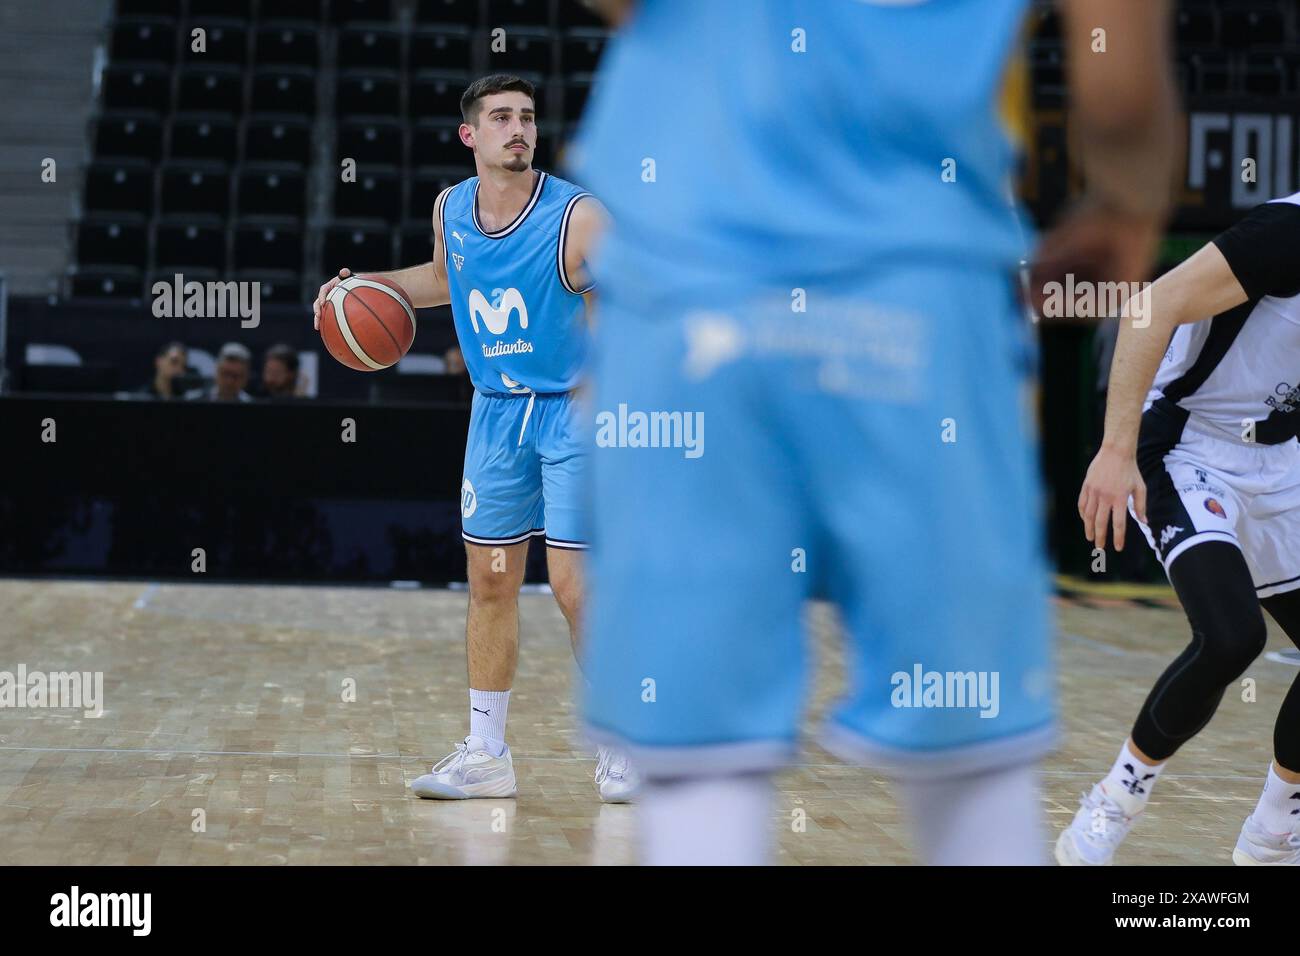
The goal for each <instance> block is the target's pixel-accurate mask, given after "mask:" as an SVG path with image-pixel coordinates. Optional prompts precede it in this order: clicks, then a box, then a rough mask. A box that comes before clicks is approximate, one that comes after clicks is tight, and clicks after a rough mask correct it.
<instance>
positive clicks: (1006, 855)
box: [899, 764, 1047, 866]
mask: <svg viewBox="0 0 1300 956" xmlns="http://www.w3.org/2000/svg"><path fill="white" fill-rule="evenodd" d="M954 794H955V795H956V797H954ZM899 798H900V799H899V803H900V805H902V806H903V807H905V808H906V810H907V815H908V818H909V819H910V820H911V822H912V835H913V840H914V841H915V843H916V851H917V855H918V856H919V857H920V859H921V862H922V863H925V864H928V865H930V866H974V865H981V866H1041V865H1042V864H1045V863H1046V862H1047V853H1046V851H1045V849H1044V847H1045V841H1046V831H1045V829H1044V827H1043V820H1042V804H1041V803H1040V798H1039V792H1038V768H1037V766H1031V765H1027V764H1022V765H1020V766H1016V767H1009V768H1006V769H1002V770H993V771H990V772H988V773H980V774H971V775H968V776H958V777H945V778H943V779H941V780H912V781H908V782H906V783H904V784H902V785H900V787H899Z"/></svg>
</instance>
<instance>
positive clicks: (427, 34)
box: [407, 24, 473, 72]
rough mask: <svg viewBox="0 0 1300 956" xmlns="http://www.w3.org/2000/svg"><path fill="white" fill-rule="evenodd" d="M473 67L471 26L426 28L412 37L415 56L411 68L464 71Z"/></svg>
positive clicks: (410, 59) (413, 55) (413, 69)
mask: <svg viewBox="0 0 1300 956" xmlns="http://www.w3.org/2000/svg"><path fill="white" fill-rule="evenodd" d="M472 64H473V55H472V53H471V51H470V30H469V27H464V26H453V25H449V24H444V25H440V26H436V27H423V28H421V29H418V30H416V31H415V32H414V33H412V34H411V53H410V58H409V59H408V60H407V66H408V69H410V70H411V71H412V72H415V71H418V70H464V71H467V72H468V71H469V70H470V69H471V67H472Z"/></svg>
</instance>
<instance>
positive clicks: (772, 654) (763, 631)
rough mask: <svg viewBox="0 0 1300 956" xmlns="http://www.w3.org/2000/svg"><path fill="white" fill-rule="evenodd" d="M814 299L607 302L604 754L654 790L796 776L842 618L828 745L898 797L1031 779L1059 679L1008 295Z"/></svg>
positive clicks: (600, 569) (890, 285)
mask: <svg viewBox="0 0 1300 956" xmlns="http://www.w3.org/2000/svg"><path fill="white" fill-rule="evenodd" d="M611 285H613V286H616V283H607V285H606V288H607V289H608V288H609V287H610V286H611ZM806 296H807V298H806V311H804V312H795V311H793V310H792V308H791V298H790V296H789V295H788V294H787V295H781V294H779V293H778V294H776V295H774V296H773V297H772V299H771V300H770V301H749V302H748V303H747V304H745V305H743V306H742V305H735V304H728V303H726V302H722V303H720V304H716V305H714V306H709V307H702V306H700V305H699V304H695V305H693V306H692V307H691V308H682V309H676V310H673V309H660V308H656V309H655V310H654V312H653V314H642V312H641V311H639V310H638V308H637V307H636V306H635V305H633V306H631V307H629V306H628V305H627V304H625V303H621V302H618V301H616V300H614V299H613V297H611V300H607V301H606V302H605V303H603V304H602V308H601V313H600V320H599V323H598V340H597V343H596V344H597V348H596V351H595V356H594V363H595V364H594V378H595V381H594V394H593V415H594V419H595V421H594V423H593V424H594V425H595V447H594V449H593V454H592V465H591V467H592V475H591V479H592V488H593V499H592V506H593V510H592V519H593V524H592V526H591V530H592V536H591V544H592V550H591V552H590V557H589V561H588V565H589V569H590V571H589V582H590V608H589V621H590V628H589V633H588V635H587V637H586V647H585V653H584V663H583V671H584V673H585V675H586V676H587V678H588V686H587V688H586V691H585V699H584V702H583V703H584V720H585V724H586V730H587V735H588V736H589V737H590V738H592V739H594V740H595V741H596V742H599V743H608V744H613V745H616V746H623V747H625V748H627V749H628V750H629V751H630V753H631V756H632V758H633V760H634V761H635V762H636V763H637V764H638V765H639V766H640V767H641V768H642V769H644V770H645V771H646V772H647V773H649V774H650V775H652V776H653V775H658V776H680V775H693V774H699V773H710V774H713V773H727V772H748V771H766V770H772V769H776V768H779V767H780V766H781V765H783V764H785V763H787V762H788V761H789V760H790V759H791V758H792V757H793V755H794V754H795V752H796V748H797V742H798V734H799V725H800V720H801V715H802V712H803V709H804V706H805V704H806V702H807V692H808V690H809V688H808V684H809V680H810V674H811V669H810V661H809V653H808V650H807V647H806V638H805V634H804V629H803V624H802V621H803V614H802V611H803V604H804V602H805V601H806V600H807V599H809V598H813V597H823V598H827V599H829V600H831V601H833V602H834V603H835V604H837V605H838V606H839V610H840V620H841V622H842V624H843V628H844V631H845V641H846V644H845V675H844V676H845V684H846V686H845V689H844V694H843V697H842V698H841V699H840V700H839V702H838V704H837V705H836V706H835V707H834V708H833V710H832V712H831V713H830V714H829V715H828V721H827V723H826V726H825V734H824V738H823V743H824V745H825V746H827V747H828V748H829V749H831V750H832V751H834V752H837V753H838V754H840V755H842V756H845V757H846V758H849V759H853V760H856V761H857V762H862V763H868V764H872V765H875V766H879V767H881V768H882V769H885V770H887V771H888V772H891V773H894V774H895V775H898V776H926V775H936V776H937V775H949V774H953V773H961V772H976V771H979V770H983V769H986V768H990V769H991V768H993V767H997V766H1001V765H1007V764H1014V763H1020V762H1030V761H1033V760H1035V759H1037V758H1039V757H1041V756H1042V755H1043V754H1044V753H1045V752H1047V751H1048V750H1050V748H1051V746H1052V743H1053V741H1054V738H1055V703H1054V695H1055V676H1054V670H1053V666H1052V662H1051V646H1050V631H1051V628H1050V624H1049V603H1048V602H1049V592H1048V574H1047V564H1046V559H1045V555H1044V550H1043V541H1042V538H1043V529H1042V522H1041V517H1040V514H1041V510H1042V506H1043V501H1042V493H1041V489H1040V486H1039V481H1038V477H1037V456H1036V450H1035V440H1034V438H1033V426H1032V408H1031V404H1030V402H1031V393H1032V389H1031V388H1030V385H1031V382H1032V365H1033V362H1034V352H1033V349H1032V348H1031V345H1030V343H1031V338H1030V335H1029V329H1028V327H1027V325H1026V323H1025V321H1024V315H1023V312H1022V310H1021V309H1020V307H1019V305H1018V303H1017V302H1016V300H1015V296H1014V292H1013V285H1012V283H1011V281H1010V280H1009V279H1008V278H1006V277H1003V276H1001V275H996V274H984V273H982V274H974V273H966V274H962V273H956V272H953V271H951V270H940V269H923V268H911V269H897V270H894V271H893V272H891V273H889V274H888V275H881V276H879V277H876V278H873V279H872V280H871V281H870V282H864V283H861V284H858V285H855V286H854V287H853V288H851V289H849V290H847V291H843V292H836V293H832V292H830V291H819V290H816V289H808V290H807V291H806ZM751 298H753V297H751Z"/></svg>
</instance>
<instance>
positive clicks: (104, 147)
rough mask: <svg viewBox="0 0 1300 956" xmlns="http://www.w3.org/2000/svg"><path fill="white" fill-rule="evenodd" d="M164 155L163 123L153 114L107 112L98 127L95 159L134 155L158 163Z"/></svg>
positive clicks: (96, 128)
mask: <svg viewBox="0 0 1300 956" xmlns="http://www.w3.org/2000/svg"><path fill="white" fill-rule="evenodd" d="M161 155H162V123H161V122H160V121H159V120H158V117H157V116H155V115H154V114H153V113H142V112H136V111H129V112H122V113H105V114H104V115H102V116H101V117H100V118H99V121H98V122H97V123H96V124H95V156H96V157H98V158H100V159H105V158H108V157H110V156H119V157H120V156H135V157H137V158H139V159H147V160H149V161H151V162H157V161H158V158H159V157H160V156H161Z"/></svg>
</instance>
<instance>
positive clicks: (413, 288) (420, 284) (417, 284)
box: [375, 262, 451, 309]
mask: <svg viewBox="0 0 1300 956" xmlns="http://www.w3.org/2000/svg"><path fill="white" fill-rule="evenodd" d="M375 274H376V275H381V276H383V277H384V278H385V279H391V280H393V281H394V282H396V283H397V284H398V285H400V286H401V287H402V288H403V289H405V290H406V294H407V295H409V296H410V297H411V302H413V303H414V304H415V307H416V308H417V309H430V308H433V307H434V306H436V305H446V304H447V303H448V302H450V301H451V297H450V295H449V294H448V293H447V283H446V281H445V280H443V278H442V277H441V276H440V275H438V270H437V269H436V268H435V267H434V264H433V263H432V262H425V263H421V264H420V265H418V266H411V267H410V268H407V269H398V270H396V271H394V272H377V273H375Z"/></svg>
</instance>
